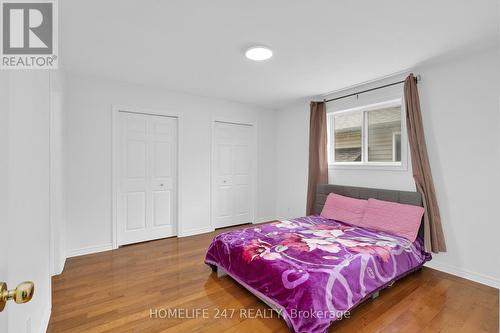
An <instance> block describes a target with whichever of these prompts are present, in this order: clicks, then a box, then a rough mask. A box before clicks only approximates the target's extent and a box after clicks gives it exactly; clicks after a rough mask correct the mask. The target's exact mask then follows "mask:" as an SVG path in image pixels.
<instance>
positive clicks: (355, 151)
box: [334, 113, 363, 162]
mask: <svg viewBox="0 0 500 333" xmlns="http://www.w3.org/2000/svg"><path fill="white" fill-rule="evenodd" d="M334 117H335V121H334V123H335V162H361V141H362V140H361V126H362V124H363V114H362V113H351V114H345V115H337V116H334Z"/></svg>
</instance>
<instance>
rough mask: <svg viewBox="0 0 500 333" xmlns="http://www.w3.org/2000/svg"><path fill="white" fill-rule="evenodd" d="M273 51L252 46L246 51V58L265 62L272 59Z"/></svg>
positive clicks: (263, 47)
mask: <svg viewBox="0 0 500 333" xmlns="http://www.w3.org/2000/svg"><path fill="white" fill-rule="evenodd" d="M272 56H273V51H271V49H269V48H268V47H265V46H252V47H251V48H249V49H248V50H246V51H245V57H247V58H248V59H250V60H254V61H263V60H267V59H269V58H271V57H272Z"/></svg>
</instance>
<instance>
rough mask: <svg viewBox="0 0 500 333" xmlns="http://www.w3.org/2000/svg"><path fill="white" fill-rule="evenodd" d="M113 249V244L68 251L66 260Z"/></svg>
mask: <svg viewBox="0 0 500 333" xmlns="http://www.w3.org/2000/svg"><path fill="white" fill-rule="evenodd" d="M112 249H113V244H111V243H110V244H103V245H96V246H89V247H83V248H80V249H73V250H69V251H68V255H67V257H68V258H71V257H78V256H83V255H85V254H92V253H98V252H104V251H109V250H112Z"/></svg>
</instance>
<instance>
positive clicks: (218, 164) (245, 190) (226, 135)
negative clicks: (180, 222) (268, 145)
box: [212, 122, 255, 228]
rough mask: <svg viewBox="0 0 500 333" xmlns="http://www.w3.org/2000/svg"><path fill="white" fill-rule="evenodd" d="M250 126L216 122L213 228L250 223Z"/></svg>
mask: <svg viewBox="0 0 500 333" xmlns="http://www.w3.org/2000/svg"><path fill="white" fill-rule="evenodd" d="M252 141H253V126H249V125H239V124H231V123H224V122H215V129H214V159H213V163H214V165H213V168H212V170H213V171H212V172H213V177H212V179H213V184H212V185H213V186H212V188H213V191H212V196H213V212H214V213H213V214H214V217H213V220H214V227H215V228H222V227H228V226H232V225H238V224H243V223H250V222H253V202H252V199H253V196H252V193H253V192H252V191H253V189H252V184H253V179H252V178H253V177H252V172H253V167H254V165H255V163H254V159H253V158H252V152H253V148H252V147H253V144H252Z"/></svg>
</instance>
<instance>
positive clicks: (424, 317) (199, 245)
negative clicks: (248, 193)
mask: <svg viewBox="0 0 500 333" xmlns="http://www.w3.org/2000/svg"><path fill="white" fill-rule="evenodd" d="M227 230H228V229H224V230H218V231H216V232H213V233H208V234H204V235H198V236H192V237H186V238H168V239H162V240H157V241H151V242H146V243H140V244H135V245H129V246H126V247H123V248H120V249H118V250H114V251H108V252H102V253H98V254H91V255H86V256H80V257H75V258H69V259H68V260H67V263H66V267H65V269H64V272H63V273H62V274H61V275H59V276H56V277H54V278H53V279H52V284H53V307H52V316H51V320H50V324H49V328H48V332H49V333H80V332H86V333H88V332H90V333H98V332H99V333H111V332H120V333H121V332H141V333H142V332H151V333H157V332H165V333H167V332H168V333H172V332H193V333H198V332H203V333H205V332H208V333H212V332H213V333H221V332H227V333H233V332H288V328H287V326H286V324H285V321H284V320H283V319H282V318H278V316H277V315H276V314H274V316H268V317H269V318H267V317H266V318H261V317H257V316H253V317H255V318H248V315H249V312H248V311H249V310H250V311H253V312H254V314H255V312H256V311H258V310H261V311H266V310H269V308H268V307H267V306H266V305H265V304H264V303H262V302H261V301H260V300H259V299H258V298H256V297H255V296H253V295H252V294H250V293H249V292H248V291H246V289H244V288H243V287H241V286H240V285H239V284H238V283H236V282H235V281H233V280H232V279H231V278H229V277H224V278H221V279H219V278H217V276H216V274H214V273H212V271H211V269H210V268H209V267H208V266H206V265H205V264H204V263H203V259H204V256H205V253H206V250H207V247H208V245H209V244H210V241H211V240H212V238H213V237H214V236H215V235H217V234H219V233H221V232H223V231H227ZM155 309H156V310H158V309H160V310H167V309H183V310H185V311H188V312H189V311H190V310H191V311H193V310H194V309H206V311H208V317H207V318H204V317H203V316H196V318H186V316H177V318H172V317H167V318H160V317H158V316H157V317H154V316H152V315H151V311H154V310H155ZM223 309H234V311H235V313H234V314H233V315H232V316H231V317H230V316H228V315H226V317H221V315H220V313H219V317H218V318H216V317H215V315H216V312H217V311H219V312H220V311H222V310H223ZM240 311H243V312H241V313H243V314H246V317H245V316H242V315H240ZM498 311H499V292H498V289H494V288H491V287H488V286H484V285H481V284H478V283H475V282H471V281H468V280H464V279H461V278H458V277H455V276H452V275H449V274H446V273H442V272H439V271H436V270H432V269H430V268H425V267H424V268H423V269H422V270H421V271H418V272H415V273H413V274H410V275H409V276H407V277H405V278H403V279H402V280H400V281H398V282H397V283H396V284H395V285H394V286H393V287H391V288H388V289H385V290H383V291H382V292H381V293H380V296H379V297H378V298H377V299H375V300H369V301H367V302H365V303H363V304H361V305H360V306H358V307H357V308H356V309H354V310H353V311H352V312H351V316H350V318H349V319H343V320H341V321H338V322H335V323H333V324H332V326H331V328H330V332H336V333H337V332H338V333H342V332H369V333H372V332H384V333H387V332H462V333H467V332H495V333H496V332H498V328H499V327H498V319H499V318H498ZM262 313H263V312H262Z"/></svg>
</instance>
